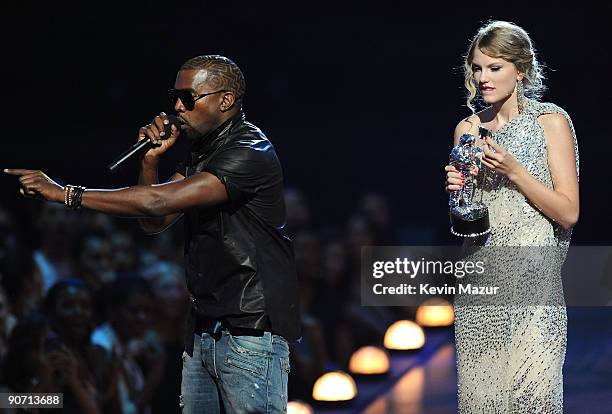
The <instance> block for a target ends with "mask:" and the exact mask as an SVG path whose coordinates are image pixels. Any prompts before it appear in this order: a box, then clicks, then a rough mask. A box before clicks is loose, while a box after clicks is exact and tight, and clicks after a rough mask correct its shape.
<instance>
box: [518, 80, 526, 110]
mask: <svg viewBox="0 0 612 414" xmlns="http://www.w3.org/2000/svg"><path fill="white" fill-rule="evenodd" d="M516 103H517V105H518V111H519V114H520V113H521V112H523V108H524V107H525V85H524V83H523V80H522V79H521V80H517V81H516Z"/></svg>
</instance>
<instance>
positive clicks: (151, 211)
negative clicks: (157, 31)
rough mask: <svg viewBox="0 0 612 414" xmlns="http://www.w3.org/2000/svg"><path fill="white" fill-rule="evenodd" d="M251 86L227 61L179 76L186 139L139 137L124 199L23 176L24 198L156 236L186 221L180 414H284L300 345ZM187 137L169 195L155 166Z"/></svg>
mask: <svg viewBox="0 0 612 414" xmlns="http://www.w3.org/2000/svg"><path fill="white" fill-rule="evenodd" d="M245 89H246V88H245V81H244V77H243V75H242V72H241V71H240V69H239V68H238V66H237V65H236V64H235V63H234V62H232V61H231V60H230V59H227V58H225V57H222V56H216V55H207V56H198V57H195V58H193V59H190V60H189V61H187V62H186V63H185V64H184V65H183V66H182V67H181V69H180V70H179V72H178V75H177V77H176V81H175V88H174V89H171V90H170V91H169V92H170V96H171V98H172V99H173V101H174V109H175V110H176V112H177V114H178V116H179V118H180V120H181V123H182V124H181V126H180V130H177V129H176V128H175V127H174V126H172V127H171V131H172V133H171V136H170V137H168V139H166V140H162V138H163V131H164V125H167V124H168V119H167V117H166V115H165V114H164V113H161V114H160V115H159V116H157V117H155V119H154V120H153V122H151V123H150V124H149V125H147V126H145V127H143V128H141V129H140V131H139V138H140V139H144V138H145V137H149V138H150V139H151V140H152V141H153V143H154V144H155V145H156V147H154V148H153V149H151V150H149V151H148V152H147V153H146V154H145V155H144V156H143V159H142V168H141V174H140V185H138V186H134V187H128V188H122V189H117V190H85V189H84V188H82V187H75V186H68V185H67V186H65V187H61V186H59V185H58V184H56V183H55V182H53V181H52V180H51V179H50V178H49V177H47V176H46V175H45V174H44V173H42V172H41V171H31V170H18V169H16V170H5V172H6V173H8V174H13V175H18V176H20V178H19V180H20V183H21V187H22V188H21V190H20V191H21V193H22V194H24V195H25V196H29V197H42V198H44V199H47V200H50V201H56V202H60V203H62V202H63V203H65V204H66V205H67V206H69V207H72V208H78V207H79V206H82V207H84V208H89V209H93V210H98V211H102V212H105V213H109V214H115V215H121V216H133V217H138V218H139V221H140V224H141V227H142V228H143V229H144V230H145V231H146V232H147V233H150V234H155V233H158V232H161V231H163V230H164V229H166V228H167V227H169V226H170V225H172V224H173V223H174V222H176V220H177V219H178V218H179V217H180V216H181V215H184V225H185V234H186V241H185V259H186V260H185V273H186V278H187V287H188V289H189V291H190V293H191V297H192V302H193V306H192V312H191V315H192V316H193V317H192V318H190V319H191V321H190V322H191V323H190V328H189V329H188V335H189V338H188V340H187V342H186V350H185V352H184V353H183V374H182V376H183V378H182V385H181V393H182V395H181V406H182V407H183V412H185V413H194V412H206V413H218V412H220V410H221V407H223V408H224V409H225V411H226V412H228V413H254V412H257V413H258V412H283V411H284V410H285V409H286V404H287V376H288V372H289V350H288V346H287V341H288V340H289V341H292V340H295V339H297V338H298V336H299V309H298V299H297V280H296V279H297V278H296V275H295V266H294V258H293V249H292V246H291V242H290V240H289V238H288V237H287V236H286V234H285V206H284V201H283V195H282V185H283V184H282V180H283V179H282V171H281V166H280V163H279V160H278V158H277V156H276V153H275V152H274V148H273V147H272V144H271V143H270V141H269V140H268V139H267V138H266V137H265V135H264V134H263V133H262V132H261V130H259V129H258V128H257V127H255V126H254V125H252V124H250V123H248V122H246V121H245V118H244V113H243V111H242V108H241V103H242V98H243V96H244V93H245ZM179 135H181V136H185V137H187V138H188V139H189V140H191V141H192V146H191V149H190V152H189V154H188V156H187V157H186V158H185V160H184V161H183V162H182V163H180V164H179V165H178V167H177V169H176V173H175V174H174V175H173V176H172V177H171V179H170V180H169V181H168V182H167V183H165V184H158V179H157V165H158V163H159V159H160V157H161V155H162V154H163V153H165V152H166V151H167V150H168V148H170V147H171V146H172V145H173V144H174V143H175V141H176V139H177V137H178V136H179Z"/></svg>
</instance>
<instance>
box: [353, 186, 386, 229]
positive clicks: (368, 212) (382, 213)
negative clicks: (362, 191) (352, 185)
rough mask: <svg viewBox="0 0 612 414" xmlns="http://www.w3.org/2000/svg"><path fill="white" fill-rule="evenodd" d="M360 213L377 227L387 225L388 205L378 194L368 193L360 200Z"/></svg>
mask: <svg viewBox="0 0 612 414" xmlns="http://www.w3.org/2000/svg"><path fill="white" fill-rule="evenodd" d="M360 205H361V211H362V212H363V214H365V216H366V217H368V218H369V219H370V220H371V221H372V222H373V223H375V224H376V225H377V226H379V227H386V226H388V225H389V220H390V218H389V205H388V202H387V199H386V198H385V197H384V196H382V195H381V194H378V193H368V194H366V195H365V196H363V198H362V199H361V203H360Z"/></svg>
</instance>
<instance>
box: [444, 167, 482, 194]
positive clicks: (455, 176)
mask: <svg viewBox="0 0 612 414" xmlns="http://www.w3.org/2000/svg"><path fill="white" fill-rule="evenodd" d="M444 171H446V191H457V190H461V189H462V188H463V185H464V184H465V177H464V176H463V174H462V173H461V172H459V170H458V169H456V168H455V167H453V166H452V165H447V166H446V167H444ZM470 173H471V174H472V175H478V167H474V168H473V169H472V170H471V171H470Z"/></svg>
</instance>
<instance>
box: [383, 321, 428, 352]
mask: <svg viewBox="0 0 612 414" xmlns="http://www.w3.org/2000/svg"><path fill="white" fill-rule="evenodd" d="M424 344H425V333H424V332H423V328H421V327H420V326H419V325H417V324H416V323H414V322H412V321H397V322H395V323H394V324H393V325H391V326H390V327H389V328H388V329H387V332H386V333H385V348H387V349H392V350H402V351H405V350H410V349H419V348H422V347H423V345H424Z"/></svg>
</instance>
